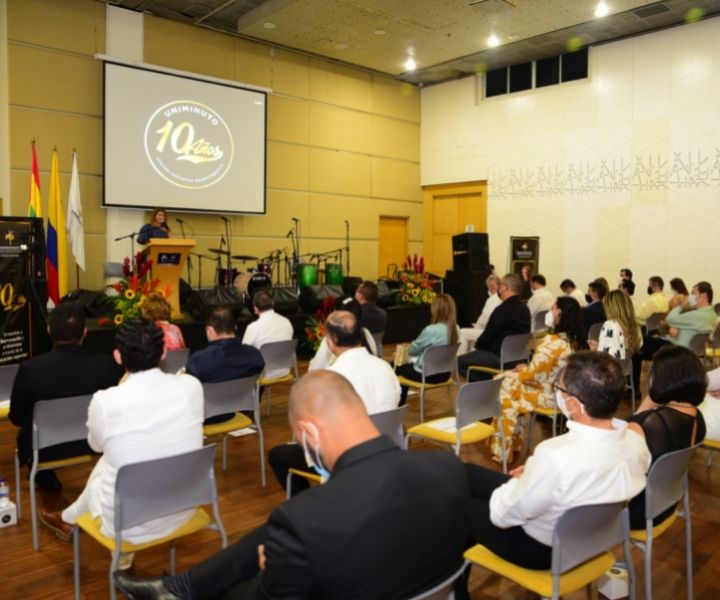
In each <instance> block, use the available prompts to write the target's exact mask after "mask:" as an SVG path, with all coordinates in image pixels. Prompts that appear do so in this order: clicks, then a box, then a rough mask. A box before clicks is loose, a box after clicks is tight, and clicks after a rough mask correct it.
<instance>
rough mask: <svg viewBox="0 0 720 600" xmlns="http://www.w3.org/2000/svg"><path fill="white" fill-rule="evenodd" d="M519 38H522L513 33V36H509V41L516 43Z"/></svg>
mask: <svg viewBox="0 0 720 600" xmlns="http://www.w3.org/2000/svg"><path fill="white" fill-rule="evenodd" d="M519 37H520V36H519V35H518V34H517V33H511V34H510V35H509V36H508V39H509V40H510V41H514V40H516V39H518V38H519Z"/></svg>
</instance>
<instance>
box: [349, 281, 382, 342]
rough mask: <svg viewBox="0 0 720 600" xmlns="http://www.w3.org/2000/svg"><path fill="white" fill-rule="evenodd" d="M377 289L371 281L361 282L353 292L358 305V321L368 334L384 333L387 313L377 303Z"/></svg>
mask: <svg viewBox="0 0 720 600" xmlns="http://www.w3.org/2000/svg"><path fill="white" fill-rule="evenodd" d="M377 297H378V288H377V285H375V284H374V283H373V282H372V281H363V282H362V283H361V284H360V285H359V286H358V289H357V291H356V292H355V300H357V302H358V304H359V305H360V321H361V323H362V326H363V327H365V328H366V329H367V330H368V331H369V332H370V333H381V332H383V331H385V323H386V322H387V313H386V312H385V311H384V310H383V309H382V308H380V307H379V306H378V305H377V304H376V303H377Z"/></svg>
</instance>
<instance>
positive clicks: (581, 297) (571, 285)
mask: <svg viewBox="0 0 720 600" xmlns="http://www.w3.org/2000/svg"><path fill="white" fill-rule="evenodd" d="M560 289H561V290H562V293H563V294H565V295H566V296H570V297H571V298H575V300H577V301H578V304H579V305H580V308H582V307H583V306H585V305H587V300H586V299H585V294H583V293H582V292H581V291H580V290H579V289H577V286H576V285H575V282H574V281H573V280H572V279H563V280H562V282H561V283H560Z"/></svg>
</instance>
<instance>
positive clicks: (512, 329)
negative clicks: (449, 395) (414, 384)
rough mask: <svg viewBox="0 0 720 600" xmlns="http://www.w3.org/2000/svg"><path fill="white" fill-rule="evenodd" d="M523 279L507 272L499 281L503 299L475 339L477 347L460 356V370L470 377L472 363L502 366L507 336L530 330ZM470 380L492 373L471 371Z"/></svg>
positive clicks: (488, 376) (484, 377)
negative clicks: (468, 371) (523, 295)
mask: <svg viewBox="0 0 720 600" xmlns="http://www.w3.org/2000/svg"><path fill="white" fill-rule="evenodd" d="M521 291H522V281H521V280H520V278H519V277H518V276H517V275H513V274H512V273H508V274H507V275H505V277H503V278H502V279H501V280H500V285H499V286H498V294H500V299H501V300H502V302H501V303H500V306H498V307H497V308H496V309H495V310H494V311H493V313H492V314H491V315H490V319H489V320H488V324H487V327H485V330H484V331H483V332H482V335H481V336H480V337H479V338H478V339H477V341H476V342H475V350H473V351H472V352H468V353H467V354H463V355H462V356H459V357H458V368H459V370H460V373H461V374H462V375H463V376H464V377H467V369H468V367H469V366H470V365H478V366H483V367H490V368H492V369H499V368H500V347H501V346H502V342H503V340H504V339H505V338H506V337H507V336H508V335H516V334H519V333H530V310H528V307H527V305H526V304H525V303H524V302H523V301H522V300H521V299H520V292H521ZM471 375H472V376H471V377H470V380H471V381H476V380H480V379H490V378H491V376H490V375H485V374H484V373H478V372H476V371H473V372H471Z"/></svg>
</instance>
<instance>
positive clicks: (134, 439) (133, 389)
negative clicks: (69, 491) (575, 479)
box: [39, 319, 203, 544]
mask: <svg viewBox="0 0 720 600" xmlns="http://www.w3.org/2000/svg"><path fill="white" fill-rule="evenodd" d="M115 345H116V349H115V351H114V352H113V356H114V358H115V361H116V362H117V363H118V364H120V365H122V366H123V367H124V368H125V370H126V373H127V377H126V378H125V379H124V380H123V382H122V383H120V384H119V385H117V386H115V387H111V388H109V389H107V390H102V391H99V392H96V393H95V395H94V396H93V398H92V401H91V402H90V407H89V409H88V443H89V444H90V447H91V448H92V449H93V450H95V451H96V452H102V453H103V455H102V457H101V458H100V460H99V461H98V462H97V464H96V465H95V468H93V470H92V473H90V477H89V478H88V481H87V483H86V484H85V489H84V490H83V491H82V492H81V494H80V496H79V497H78V499H77V500H75V502H73V503H72V504H71V505H70V506H69V507H67V508H66V509H65V510H64V511H62V513H59V512H47V511H45V510H42V511H40V515H39V516H40V521H41V522H42V523H43V524H44V525H46V526H47V527H49V528H50V529H52V530H53V531H54V532H55V533H56V534H57V535H58V536H59V537H60V538H62V539H65V540H68V541H69V540H70V537H71V535H72V532H73V526H72V523H75V521H76V519H77V518H78V517H79V516H80V515H82V514H84V513H87V512H89V513H90V514H91V515H92V516H93V517H98V516H99V517H100V519H101V526H100V531H101V532H102V534H103V535H105V536H108V537H114V536H115V531H114V528H113V511H114V502H115V478H116V477H117V472H118V469H120V467H122V466H124V465H127V464H131V463H136V462H141V461H146V460H153V459H156V458H164V457H166V456H172V455H174V454H182V453H183V452H189V451H190V450H195V449H197V448H201V447H202V442H203V440H202V419H203V392H202V386H201V385H200V382H199V381H198V380H197V379H195V378H194V377H191V376H190V375H171V374H168V373H163V372H162V371H161V370H160V369H159V368H158V365H159V364H160V361H161V360H162V358H163V357H164V356H165V350H164V347H163V332H162V330H161V329H160V328H159V327H157V326H156V325H155V324H154V323H153V322H152V321H150V320H147V319H131V320H129V321H126V322H125V324H124V325H122V326H121V327H120V329H118V332H117V335H116V336H115ZM193 513H194V511H192V510H190V511H183V512H181V513H178V514H172V515H168V516H165V517H160V518H159V519H154V520H152V521H148V522H147V523H143V524H141V525H136V526H134V527H130V528H128V529H125V530H123V536H122V537H123V540H125V541H128V542H131V543H134V544H141V543H143V542H149V541H151V540H154V539H158V538H161V537H164V536H166V535H168V534H170V533H171V532H173V531H174V530H175V529H177V528H178V527H180V526H181V525H183V524H184V523H185V522H186V521H187V520H188V519H189V518H190V517H192V515H193Z"/></svg>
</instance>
